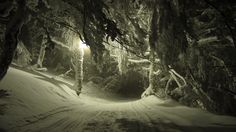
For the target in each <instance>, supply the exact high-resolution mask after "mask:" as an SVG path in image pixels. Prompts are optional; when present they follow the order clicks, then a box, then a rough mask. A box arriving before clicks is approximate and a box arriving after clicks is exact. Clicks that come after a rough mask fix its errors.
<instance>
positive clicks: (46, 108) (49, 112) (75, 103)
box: [0, 68, 236, 132]
mask: <svg viewBox="0 0 236 132" xmlns="http://www.w3.org/2000/svg"><path fill="white" fill-rule="evenodd" d="M71 85H72V84H71V83H70V82H68V81H65V80H63V79H59V78H57V79H55V78H52V77H51V76H50V75H46V74H41V73H29V72H25V71H22V70H18V69H14V68H10V70H9V72H8V74H7V76H6V77H5V78H4V80H2V81H1V82H0V89H6V90H8V91H9V93H10V95H11V96H9V97H7V98H4V99H0V104H6V106H7V107H6V108H5V111H4V113H5V114H4V115H0V130H1V131H4V130H5V131H10V132H159V131H163V132H181V131H186V132H189V131H191V132H202V131H206V132H208V131H214V132H222V131H225V132H231V131H232V132H234V131H236V118H234V117H229V116H220V115H214V114H211V113H208V112H206V111H203V110H199V109H194V108H189V107H185V106H182V105H180V104H178V103H177V102H174V101H172V100H161V99H158V98H156V97H154V96H151V97H148V98H145V99H139V100H130V99H123V98H120V97H117V96H114V95H106V94H105V93H104V92H102V91H99V90H98V88H97V86H96V85H94V84H92V83H88V84H86V85H85V86H84V89H83V90H84V91H82V95H81V96H80V97H78V96H76V94H75V92H74V91H73V90H71V89H70V86H71Z"/></svg>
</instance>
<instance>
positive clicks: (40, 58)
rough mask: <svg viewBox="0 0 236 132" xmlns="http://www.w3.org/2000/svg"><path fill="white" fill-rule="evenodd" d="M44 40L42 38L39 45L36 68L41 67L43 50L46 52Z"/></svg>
mask: <svg viewBox="0 0 236 132" xmlns="http://www.w3.org/2000/svg"><path fill="white" fill-rule="evenodd" d="M45 49H46V41H45V39H44V38H43V41H42V44H41V47H40V51H39V56H38V60H37V67H38V68H42V67H43V60H44V56H45V52H46V50H45Z"/></svg>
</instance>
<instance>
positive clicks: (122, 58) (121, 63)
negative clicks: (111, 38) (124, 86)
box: [118, 45, 128, 75]
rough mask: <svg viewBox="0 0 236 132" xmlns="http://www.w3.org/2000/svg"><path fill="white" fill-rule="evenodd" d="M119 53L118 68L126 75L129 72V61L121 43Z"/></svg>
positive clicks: (121, 73)
mask: <svg viewBox="0 0 236 132" xmlns="http://www.w3.org/2000/svg"><path fill="white" fill-rule="evenodd" d="M119 48H120V49H119V51H118V52H119V53H118V68H119V73H120V75H124V74H125V73H126V72H127V66H126V65H127V61H128V57H127V54H126V53H125V51H124V50H123V49H122V46H120V45H119Z"/></svg>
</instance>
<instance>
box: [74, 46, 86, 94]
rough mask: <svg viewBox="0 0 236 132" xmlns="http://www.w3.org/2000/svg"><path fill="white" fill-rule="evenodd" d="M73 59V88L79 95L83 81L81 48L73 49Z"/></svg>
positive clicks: (82, 53)
mask: <svg viewBox="0 0 236 132" xmlns="http://www.w3.org/2000/svg"><path fill="white" fill-rule="evenodd" d="M73 52H74V53H73V57H72V58H73V59H72V65H73V67H74V71H75V84H74V88H75V90H76V93H77V95H80V93H81V90H82V87H83V86H82V83H83V56H84V51H83V49H76V50H74V51H73Z"/></svg>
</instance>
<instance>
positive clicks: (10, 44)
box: [0, 0, 28, 80]
mask: <svg viewBox="0 0 236 132" xmlns="http://www.w3.org/2000/svg"><path fill="white" fill-rule="evenodd" d="M17 4H18V8H17V10H16V12H15V13H14V14H13V16H11V17H10V20H9V21H8V23H7V25H6V31H5V40H4V43H3V44H1V47H0V50H1V51H0V80H1V79H2V78H3V77H4V76H5V74H6V73H7V70H8V68H9V65H10V64H11V62H12V59H13V55H14V52H15V50H16V47H17V41H18V40H17V37H18V34H19V32H20V29H21V27H22V26H23V24H24V22H25V20H26V19H27V18H28V14H27V11H26V10H27V9H26V2H25V0H21V1H18V3H17Z"/></svg>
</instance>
